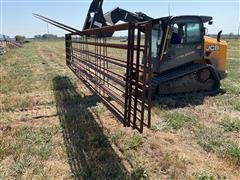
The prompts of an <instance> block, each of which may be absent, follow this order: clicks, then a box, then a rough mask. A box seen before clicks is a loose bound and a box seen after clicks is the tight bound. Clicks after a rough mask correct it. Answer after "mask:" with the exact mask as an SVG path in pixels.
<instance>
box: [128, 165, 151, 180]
mask: <svg viewBox="0 0 240 180" xmlns="http://www.w3.org/2000/svg"><path fill="white" fill-rule="evenodd" d="M130 179H132V180H143V179H149V175H148V173H147V171H146V169H145V168H143V167H138V168H136V169H135V170H133V172H132V174H131V178H130Z"/></svg>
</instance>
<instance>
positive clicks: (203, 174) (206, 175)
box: [194, 171, 216, 180]
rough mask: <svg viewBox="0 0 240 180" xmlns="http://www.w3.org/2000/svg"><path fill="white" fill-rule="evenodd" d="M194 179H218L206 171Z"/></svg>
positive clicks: (196, 174)
mask: <svg viewBox="0 0 240 180" xmlns="http://www.w3.org/2000/svg"><path fill="white" fill-rule="evenodd" d="M194 179H195V180H215V179H216V178H215V177H214V176H213V175H210V174H209V173H208V172H206V171H205V172H201V173H195V174H194Z"/></svg>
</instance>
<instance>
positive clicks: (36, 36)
mask: <svg viewBox="0 0 240 180" xmlns="http://www.w3.org/2000/svg"><path fill="white" fill-rule="evenodd" d="M34 39H42V36H41V35H35V36H34Z"/></svg>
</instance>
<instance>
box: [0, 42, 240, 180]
mask: <svg viewBox="0 0 240 180" xmlns="http://www.w3.org/2000/svg"><path fill="white" fill-rule="evenodd" d="M229 52H230V53H229V54H228V71H229V76H228V78H226V79H225V80H223V81H222V86H221V88H222V89H223V90H224V91H226V93H224V94H222V95H219V96H214V97H198V98H196V97H195V98H188V99H171V98H159V99H156V100H155V101H154V107H153V110H152V112H153V113H152V119H153V120H152V121H153V122H152V124H153V125H152V127H151V129H148V130H146V131H145V132H144V134H139V133H138V132H135V131H133V130H132V129H130V128H124V127H122V125H121V124H120V123H118V122H117V121H116V119H115V118H114V117H113V115H112V114H111V113H110V112H109V111H108V110H107V109H106V108H105V107H104V106H103V104H102V103H101V102H100V100H99V98H98V97H96V96H95V95H93V94H92V93H91V92H90V91H89V90H88V89H87V88H86V86H84V85H83V83H82V82H81V81H79V80H78V79H77V78H76V77H75V76H74V75H73V73H72V72H70V70H69V69H68V68H67V67H66V65H65V50H64V42H61V41H59V42H57V41H55V42H31V43H29V44H26V45H25V46H24V48H21V49H14V50H9V51H8V52H7V54H5V55H4V56H0V73H1V80H0V81H1V82H0V84H1V88H0V179H14V178H18V177H20V178H22V179H49V178H52V179H74V178H75V179H76V178H82V179H199V180H200V179H218V178H220V179H240V177H239V170H240V142H239V139H240V137H239V133H240V126H239V122H240V119H239V117H240V95H239V94H240V80H239V77H240V66H239V61H240V59H239V57H240V54H239V53H240V52H239V41H234V40H231V41H229ZM110 53H114V52H110ZM118 53H119V52H118Z"/></svg>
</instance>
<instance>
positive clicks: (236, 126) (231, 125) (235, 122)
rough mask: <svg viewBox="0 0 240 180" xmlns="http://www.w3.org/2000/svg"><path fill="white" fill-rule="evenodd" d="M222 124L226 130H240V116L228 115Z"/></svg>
mask: <svg viewBox="0 0 240 180" xmlns="http://www.w3.org/2000/svg"><path fill="white" fill-rule="evenodd" d="M220 125H221V127H222V128H223V129H224V130H225V131H231V132H232V131H233V132H234V131H235V132H240V119H238V118H234V119H232V118H229V117H227V118H225V119H224V120H222V121H221V122H220Z"/></svg>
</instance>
